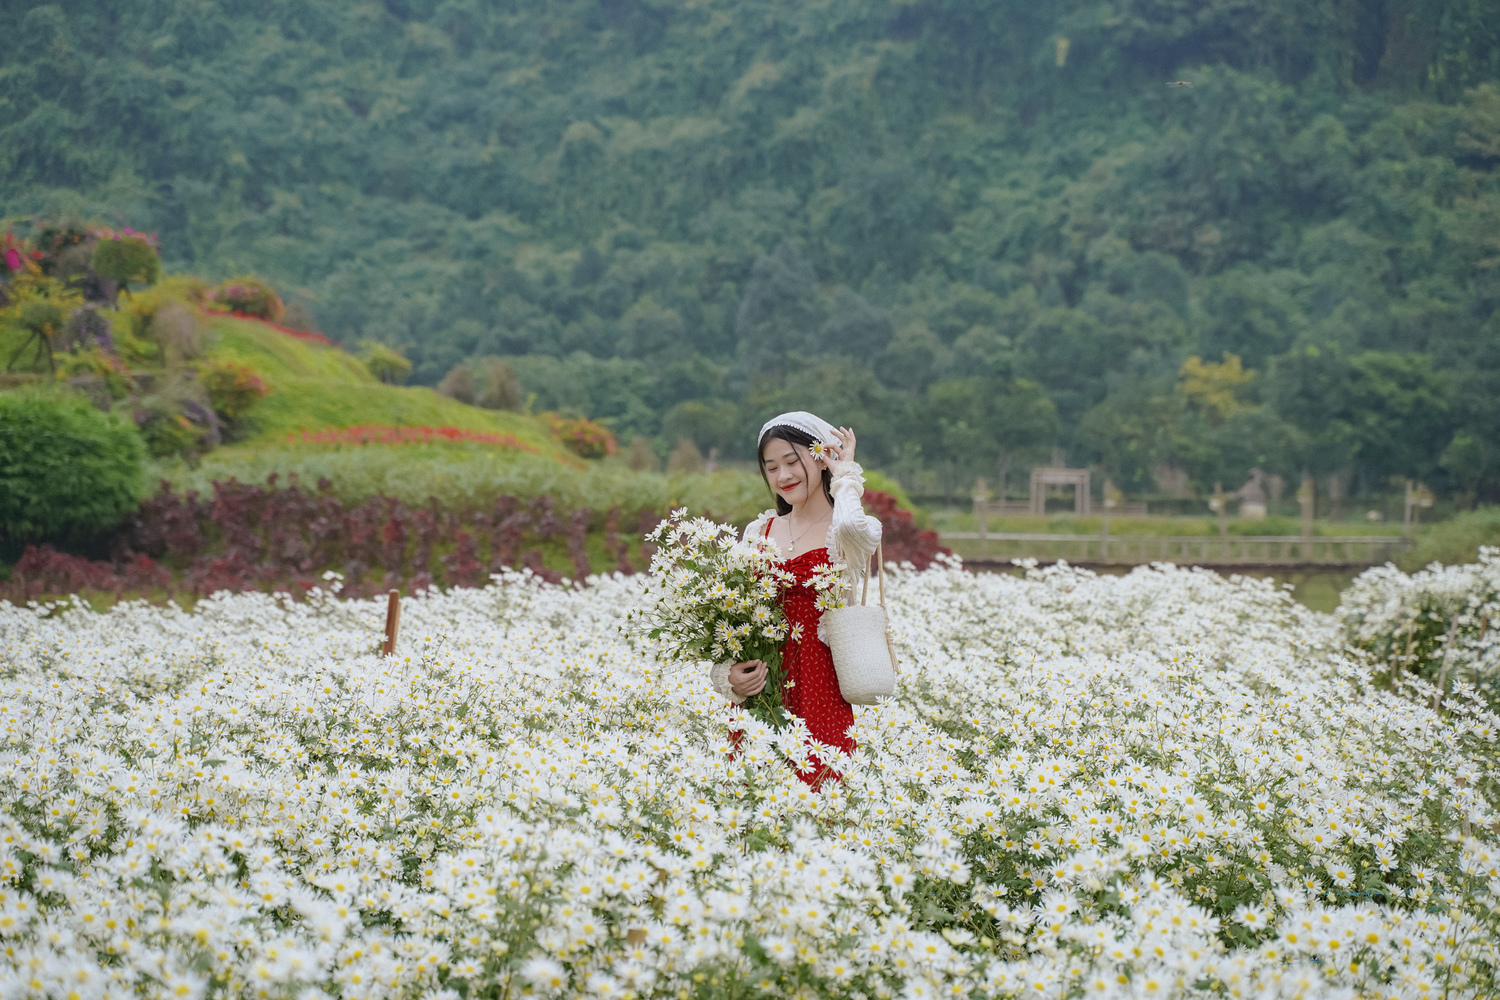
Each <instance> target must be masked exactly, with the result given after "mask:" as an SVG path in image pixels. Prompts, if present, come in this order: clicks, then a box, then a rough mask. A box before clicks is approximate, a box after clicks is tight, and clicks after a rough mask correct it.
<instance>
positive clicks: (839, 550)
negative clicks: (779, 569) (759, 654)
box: [709, 462, 880, 704]
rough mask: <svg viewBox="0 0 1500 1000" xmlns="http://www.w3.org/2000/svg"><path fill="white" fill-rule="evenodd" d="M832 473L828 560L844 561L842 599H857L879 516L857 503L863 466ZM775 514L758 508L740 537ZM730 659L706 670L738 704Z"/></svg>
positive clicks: (876, 542)
mask: <svg viewBox="0 0 1500 1000" xmlns="http://www.w3.org/2000/svg"><path fill="white" fill-rule="evenodd" d="M829 471H830V472H832V473H833V477H832V482H830V483H829V487H828V488H829V492H830V493H832V494H833V521H832V523H830V524H829V525H828V537H827V539H826V541H825V542H824V544H825V545H826V546H827V547H828V561H829V562H830V563H842V564H843V565H844V578H845V585H844V600H845V601H846V602H849V603H852V602H853V601H855V600H858V595H859V588H860V587H861V586H862V585H863V583H864V581H865V577H866V575H868V573H869V570H870V557H871V556H872V555H874V554H875V550H876V549H877V548H878V547H879V546H880V520H879V518H874V517H871V516H870V515H868V514H866V513H865V509H864V506H863V505H862V504H861V503H860V500H861V498H863V497H864V495H865V470H864V469H862V468H861V467H860V465H859V463H858V462H834V463H832V464H831V465H830V466H829ZM775 517H776V512H775V511H774V510H767V511H762V512H761V514H760V516H759V517H757V518H756V519H755V520H753V521H751V522H750V523H749V524H748V525H746V526H745V534H744V537H745V538H747V539H749V538H756V537H759V536H761V535H764V534H765V532H766V525H767V524H768V523H769V522H770V521H771V520H772V519H773V518H775ZM732 666H734V661H733V660H725V661H724V662H723V663H715V664H714V665H713V667H712V668H711V669H710V670H709V680H710V681H711V682H712V683H713V687H714V690H715V691H717V692H719V693H720V694H722V695H723V696H724V697H726V698H728V699H729V700H730V701H732V702H735V703H736V704H739V703H740V702H743V701H744V700H745V699H743V698H741V697H739V696H738V695H736V694H735V693H734V689H733V688H731V687H730V686H729V668H730V667H732Z"/></svg>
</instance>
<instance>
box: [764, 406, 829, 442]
mask: <svg viewBox="0 0 1500 1000" xmlns="http://www.w3.org/2000/svg"><path fill="white" fill-rule="evenodd" d="M772 427H795V428H797V429H798V430H799V431H806V432H807V433H808V434H810V435H811V436H812V439H813V440H814V441H829V442H832V441H835V440H836V438H835V437H834V435H833V430H834V428H833V425H832V424H830V423H829V422H828V421H826V420H824V419H823V418H822V417H820V416H818V415H817V414H815V413H808V412H807V411H806V410H793V411H792V412H791V413H783V414H782V415H781V416H779V417H772V418H771V419H770V420H767V421H766V422H765V423H764V424H763V425H761V428H760V433H759V434H757V435H756V436H755V440H756V442H757V444H758V443H759V442H760V439H761V438H763V437H765V436H766V431H768V430H770V429H771V428H772Z"/></svg>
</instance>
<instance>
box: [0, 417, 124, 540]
mask: <svg viewBox="0 0 1500 1000" xmlns="http://www.w3.org/2000/svg"><path fill="white" fill-rule="evenodd" d="M145 457H146V449H145V446H144V444H143V443H142V441H141V436H140V433H139V432H138V431H137V430H136V429H135V427H133V426H131V425H129V424H127V423H124V422H122V421H121V420H120V419H118V418H117V417H114V416H111V415H109V414H105V413H100V412H99V411H98V410H96V409H94V408H93V407H92V406H90V405H89V404H88V403H87V402H85V401H83V400H81V399H78V398H76V397H72V396H67V395H63V394H61V393H56V392H34V391H33V392H8V393H0V538H3V539H4V541H5V542H7V543H10V544H14V543H16V542H19V541H36V540H53V539H64V538H68V537H74V536H79V535H86V534H89V533H92V532H96V531H99V530H102V529H105V528H110V527H113V526H114V525H116V524H118V523H119V522H120V520H121V518H123V517H124V516H125V515H126V514H128V513H129V512H130V511H132V510H134V509H135V507H136V504H137V503H138V501H139V499H140V496H141V492H142V484H143V475H144V462H145Z"/></svg>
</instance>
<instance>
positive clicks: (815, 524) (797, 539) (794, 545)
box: [786, 510, 833, 552]
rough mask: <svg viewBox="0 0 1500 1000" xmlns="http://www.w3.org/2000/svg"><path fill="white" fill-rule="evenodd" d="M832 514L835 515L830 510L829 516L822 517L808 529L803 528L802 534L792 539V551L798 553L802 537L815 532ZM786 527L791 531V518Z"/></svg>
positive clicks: (788, 519)
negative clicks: (798, 544)
mask: <svg viewBox="0 0 1500 1000" xmlns="http://www.w3.org/2000/svg"><path fill="white" fill-rule="evenodd" d="M832 514H833V511H831V510H830V511H829V512H828V513H827V514H822V515H820V516H819V517H818V519H817V520H816V521H814V522H813V523H812V524H809V525H808V526H807V527H805V528H803V529H802V530H801V531H800V532H798V533H797V537H795V538H793V539H792V544H791V551H793V552H796V551H797V543H798V542H800V541H802V536H803V535H806V534H807V533H808V532H809V531H811V530H813V529H814V528H816V527H817V526H818V525H820V524H822V523H823V521H824V519H825V518H827V517H829V516H830V515H832ZM786 526H787V529H788V530H790V529H791V527H792V521H791V518H790V517H788V518H787V522H786Z"/></svg>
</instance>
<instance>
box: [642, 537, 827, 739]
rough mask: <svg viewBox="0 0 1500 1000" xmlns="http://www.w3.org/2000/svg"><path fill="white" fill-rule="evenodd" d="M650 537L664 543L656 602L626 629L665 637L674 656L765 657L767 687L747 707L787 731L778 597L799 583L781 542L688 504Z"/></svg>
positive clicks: (654, 571)
mask: <svg viewBox="0 0 1500 1000" xmlns="http://www.w3.org/2000/svg"><path fill="white" fill-rule="evenodd" d="M647 538H648V540H650V541H651V542H652V543H654V544H655V545H657V546H658V548H657V551H656V555H655V556H654V557H652V560H651V576H650V577H649V578H648V579H647V582H646V593H647V594H649V595H653V596H654V598H655V599H654V600H652V601H650V602H649V603H648V604H647V606H646V607H644V608H642V609H640V610H638V611H633V612H631V613H630V614H629V615H628V616H627V617H626V625H625V628H626V630H627V631H628V632H631V633H633V634H637V635H646V636H650V637H651V638H652V639H657V640H661V639H665V640H666V643H665V646H666V650H667V655H668V656H669V657H670V658H672V659H677V660H712V661H714V662H722V661H724V660H729V659H732V660H735V661H743V660H763V661H764V662H765V664H766V686H765V688H764V689H763V690H762V691H761V692H760V694H757V695H756V696H755V697H753V698H748V699H746V701H745V708H746V710H748V711H749V712H750V713H751V714H752V715H754V716H755V717H756V718H758V719H760V720H761V721H763V722H765V723H767V724H768V725H770V726H771V727H773V728H776V729H780V728H781V727H782V726H784V725H785V724H786V721H787V720H786V713H785V712H784V711H783V710H782V707H781V685H782V680H783V676H782V669H781V645H782V643H783V642H785V641H786V639H787V637H788V634H789V632H788V629H787V623H786V616H785V615H784V614H783V613H782V611H781V605H780V604H779V603H778V601H777V598H779V597H780V596H781V594H782V592H783V590H784V589H785V588H787V587H790V586H795V585H796V582H797V581H796V578H795V577H794V576H793V575H792V574H791V573H789V572H787V571H786V570H784V569H782V568H781V566H780V565H779V564H778V560H777V554H776V546H775V543H773V542H771V541H770V540H769V539H765V538H752V539H748V540H741V539H740V538H739V537H738V532H736V531H735V529H734V527H733V525H728V524H716V523H715V522H713V521H710V520H708V519H707V518H702V517H697V518H691V519H689V518H688V517H687V510H686V509H680V510H674V511H673V512H672V515H671V517H669V518H668V519H667V520H665V521H663V522H662V523H661V524H659V525H657V527H656V530H655V531H653V532H651V534H650V535H648V536H647ZM793 631H800V629H799V628H794V629H793ZM793 638H801V636H800V635H795V636H793Z"/></svg>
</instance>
